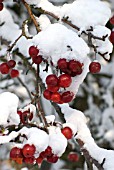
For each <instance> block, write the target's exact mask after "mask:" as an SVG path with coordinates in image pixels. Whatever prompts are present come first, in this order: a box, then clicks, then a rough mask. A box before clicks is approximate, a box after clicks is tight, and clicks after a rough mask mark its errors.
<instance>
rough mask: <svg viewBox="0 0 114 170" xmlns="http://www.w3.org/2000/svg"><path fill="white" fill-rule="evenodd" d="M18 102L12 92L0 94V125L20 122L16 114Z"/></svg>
mask: <svg viewBox="0 0 114 170" xmlns="http://www.w3.org/2000/svg"><path fill="white" fill-rule="evenodd" d="M18 102H19V99H18V97H17V96H16V95H15V94H13V93H10V92H4V93H1V94H0V125H8V124H10V125H11V124H15V125H18V124H19V123H20V118H19V116H18V114H17V107H18ZM8 122H9V123H8Z"/></svg>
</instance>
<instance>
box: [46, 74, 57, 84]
mask: <svg viewBox="0 0 114 170" xmlns="http://www.w3.org/2000/svg"><path fill="white" fill-rule="evenodd" d="M46 83H47V85H48V86H57V85H58V78H57V76H56V75H55V74H51V75H49V76H47V78H46Z"/></svg>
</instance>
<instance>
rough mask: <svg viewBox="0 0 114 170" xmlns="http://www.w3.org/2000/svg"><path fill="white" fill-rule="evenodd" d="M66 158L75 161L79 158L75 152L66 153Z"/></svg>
mask: <svg viewBox="0 0 114 170" xmlns="http://www.w3.org/2000/svg"><path fill="white" fill-rule="evenodd" d="M68 159H69V161H71V162H77V161H78V160H79V156H78V154H77V153H75V152H70V153H69V155H68Z"/></svg>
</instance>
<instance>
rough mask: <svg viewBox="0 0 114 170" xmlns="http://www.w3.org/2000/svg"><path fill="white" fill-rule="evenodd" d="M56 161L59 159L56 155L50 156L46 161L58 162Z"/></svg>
mask: <svg viewBox="0 0 114 170" xmlns="http://www.w3.org/2000/svg"><path fill="white" fill-rule="evenodd" d="M58 159H59V158H58V156H57V155H52V156H49V157H47V161H48V162H50V163H56V162H57V161H58Z"/></svg>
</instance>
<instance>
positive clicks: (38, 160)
mask: <svg viewBox="0 0 114 170" xmlns="http://www.w3.org/2000/svg"><path fill="white" fill-rule="evenodd" d="M42 162H43V157H40V156H39V157H38V158H37V159H36V163H37V164H41V163H42Z"/></svg>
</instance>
